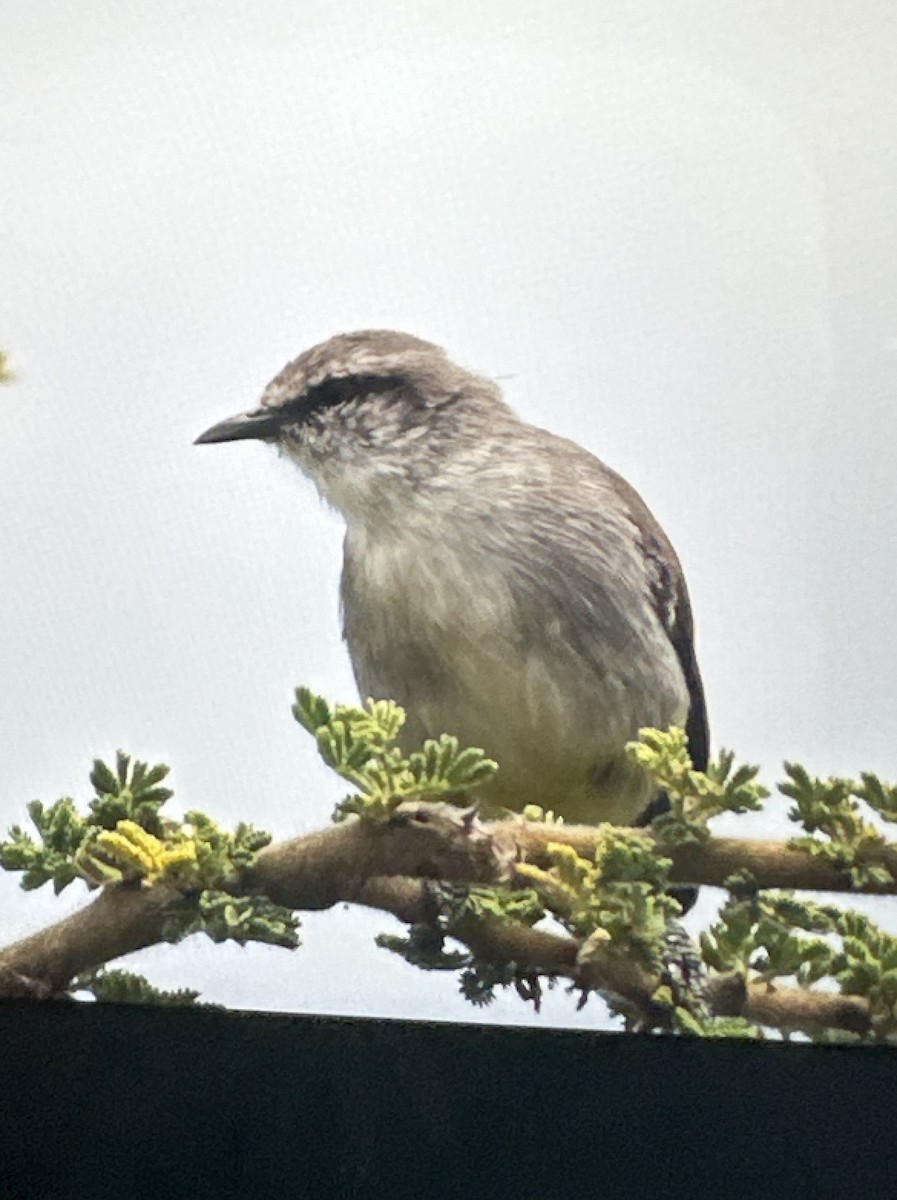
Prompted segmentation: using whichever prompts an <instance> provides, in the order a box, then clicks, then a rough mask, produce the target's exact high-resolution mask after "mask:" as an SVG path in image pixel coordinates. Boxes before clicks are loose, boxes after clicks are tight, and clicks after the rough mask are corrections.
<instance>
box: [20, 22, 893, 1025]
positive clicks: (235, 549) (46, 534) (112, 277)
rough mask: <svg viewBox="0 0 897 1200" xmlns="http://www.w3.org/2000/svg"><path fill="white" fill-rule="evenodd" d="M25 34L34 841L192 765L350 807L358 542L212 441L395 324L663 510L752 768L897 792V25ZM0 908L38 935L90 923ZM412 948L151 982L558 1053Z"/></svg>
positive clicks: (320, 932) (206, 947) (250, 804)
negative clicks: (302, 719) (199, 442)
mask: <svg viewBox="0 0 897 1200" xmlns="http://www.w3.org/2000/svg"><path fill="white" fill-rule="evenodd" d="M3 11H4V20H3V26H4V29H3V38H2V44H0V144H2V160H0V161H2V171H0V228H2V242H0V247H2V250H0V255H2V273H0V280H2V288H0V346H2V347H3V348H5V349H7V350H8V351H9V352H10V354H11V356H12V361H13V366H14V368H15V369H16V371H17V376H18V378H17V380H16V382H15V384H13V385H11V386H10V387H8V388H5V389H4V390H2V392H0V405H2V411H3V413H4V414H5V417H4V420H3V437H2V439H0V521H2V540H0V546H2V558H0V562H2V582H3V586H2V588H0V662H2V668H3V669H2V676H3V688H2V691H0V763H2V767H0V821H2V824H3V825H4V826H5V825H7V824H9V823H11V822H12V821H15V820H20V819H22V817H23V814H24V805H25V803H26V802H27V801H28V800H30V799H32V798H33V797H37V796H39V797H41V798H42V799H44V800H45V801H48V802H49V801H52V800H54V799H55V798H57V797H58V796H59V795H61V794H72V795H74V796H76V797H78V798H80V799H82V800H86V799H87V798H88V795H89V791H90V789H89V784H88V782H87V774H88V771H89V768H90V762H91V760H92V758H93V757H94V756H97V755H99V756H103V757H106V758H107V759H108V758H110V757H111V756H112V755H113V754H114V752H115V750H116V748H117V747H123V748H125V749H127V750H128V751H130V752H131V753H132V754H134V755H136V756H139V757H141V758H148V759H150V760H151V761H152V760H158V759H161V760H164V761H166V762H168V763H170V764H171V766H172V781H173V785H174V787H175V789H176V792H177V795H176V799H175V801H174V804H175V805H177V806H178V808H179V809H180V810H183V809H186V808H191V807H198V808H202V809H205V810H207V811H209V812H210V813H212V814H213V815H215V816H216V817H217V818H219V819H221V820H222V821H226V822H231V823H233V822H235V821H236V820H238V819H240V818H247V819H251V820H252V821H254V822H255V823H256V824H258V825H261V826H263V827H266V828H269V829H272V830H273V831H274V832H275V834H276V835H277V836H289V835H292V834H295V833H299V832H302V831H304V830H310V829H314V828H316V827H320V826H321V825H323V824H325V823H326V822H327V820H328V818H329V814H330V811H331V809H332V806H333V803H334V802H335V800H336V799H338V798H339V797H340V796H341V795H342V794H343V790H344V789H343V787H342V785H341V784H340V782H339V781H338V780H336V779H335V778H331V777H330V776H329V775H328V773H327V772H326V770H325V768H324V767H323V766H322V765H320V764H319V763H318V761H317V758H316V754H315V751H314V746H313V743H312V741H311V739H310V738H309V737H308V736H307V735H306V734H304V733H303V732H302V731H301V730H300V729H299V727H298V726H297V725H295V723H294V722H293V720H292V718H291V716H290V711H289V710H290V702H291V694H292V689H293V688H294V687H295V686H296V685H297V684H299V683H305V684H308V685H310V686H311V687H313V688H315V689H317V690H319V691H321V692H323V693H325V694H326V695H328V696H330V697H332V698H334V699H342V700H348V699H351V698H353V697H354V685H353V681H352V676H351V672H350V669H349V666H348V660H347V657H346V654H345V650H344V648H343V646H342V644H341V641H340V637H339V627H338V616H337V601H336V592H337V580H338V574H339V562H340V542H341V528H340V522H339V520H338V519H337V518H336V517H335V516H334V515H332V514H329V513H328V512H326V511H325V510H324V509H323V508H322V506H321V505H320V503H319V501H318V499H317V497H316V494H315V493H314V491H313V489H312V487H311V485H310V484H308V483H305V482H304V481H303V480H302V479H301V478H300V477H299V476H298V475H297V474H296V472H295V470H294V469H293V468H292V467H291V466H290V465H289V464H288V463H285V462H282V461H280V460H278V458H277V457H276V455H275V454H274V453H273V452H272V451H270V450H268V449H267V448H266V447H263V446H259V445H254V444H238V445H234V446H228V447H194V446H193V444H192V442H193V439H194V437H195V436H196V435H197V434H198V433H200V432H201V431H202V430H203V429H205V428H206V427H207V426H208V425H210V424H211V423H212V422H214V421H216V420H218V419H220V418H223V417H225V416H229V415H231V414H232V413H235V412H237V411H240V410H241V409H244V408H246V407H248V406H250V405H252V404H253V403H254V401H255V400H256V398H257V397H258V395H259V394H260V392H261V390H262V388H263V386H264V384H265V383H266V382H267V381H268V379H269V378H270V377H271V376H272V375H273V374H275V372H276V371H278V370H279V369H280V367H281V366H282V365H283V364H284V362H286V361H287V360H288V359H290V358H293V357H295V356H296V355H297V354H298V353H299V352H300V351H302V350H303V349H305V348H307V347H308V346H310V345H312V344H313V343H315V342H317V341H319V340H321V339H322V338H325V337H327V336H329V335H330V334H332V333H335V332H338V331H341V330H351V329H358V328H365V327H371V326H377V327H389V328H396V329H404V330H407V331H408V332H412V333H415V334H418V335H420V336H423V337H426V338H429V339H431V340H433V341H436V342H438V343H439V344H441V345H443V346H445V347H446V348H447V350H448V352H449V353H450V355H451V356H452V357H453V358H455V359H456V360H457V361H459V362H460V363H462V364H464V365H466V366H469V367H472V368H474V369H476V370H479V371H482V372H483V373H485V374H489V375H494V376H500V377H502V380H503V386H504V387H505V390H506V394H507V396H508V398H509V400H510V401H511V403H512V404H513V405H514V406H515V407H516V408H517V409H518V410H519V411H520V412H521V413H522V414H524V415H525V416H526V417H527V418H528V419H530V420H532V421H534V422H536V423H538V424H541V425H545V426H547V427H549V428H551V429H553V430H556V431H558V432H560V433H563V434H566V435H568V436H571V437H573V438H575V439H577V440H578V441H580V442H582V443H583V444H584V445H585V446H587V447H588V448H589V449H591V450H593V451H594V452H595V453H597V454H598V455H599V456H600V457H602V458H603V459H605V461H607V462H608V463H609V464H610V465H612V466H613V467H615V468H616V469H617V470H619V471H621V472H622V473H623V474H624V475H626V476H627V477H628V478H629V479H630V481H631V482H632V483H634V484H635V486H636V487H637V488H638V489H639V490H640V491H641V492H642V494H643V495H644V497H645V498H646V500H647V501H648V503H649V504H650V506H651V507H652V509H653V510H654V512H655V513H656V515H657V516H658V517H659V518H660V520H661V521H662V523H663V525H664V526H665V528H666V529H667V532H668V533H669V534H670V536H671V538H672V540H673V542H674V544H675V545H676V547H677V549H678V551H679V553H680V557H681V558H682V560H683V564H684V566H685V570H686V574H687V577H688V580H689V585H690V589H691V593H692V599H693V605H694V609H695V613H696V620H697V627H698V638H699V646H698V648H699V656H700V661H701V664H702V668H703V672H704V677H705V682H706V687H707V692H708V703H709V709H710V718H711V729H712V733H713V740H714V744H715V745H716V746H717V747H718V746H720V745H726V746H732V747H734V748H735V749H736V750H737V751H738V753H739V755H740V756H741V757H742V758H743V759H747V760H749V761H755V762H759V763H762V765H763V767H764V770H765V772H766V774H767V776H768V777H769V778H770V779H772V778H775V777H776V776H777V772H778V770H779V764H780V763H781V760H782V759H783V758H795V759H798V760H800V761H803V762H805V763H806V764H807V765H808V766H809V767H810V769H812V770H813V771H815V772H817V773H819V774H829V773H833V774H834V773H842V774H847V773H856V772H858V771H859V770H861V769H869V770H877V771H879V772H881V773H882V774H883V775H884V776H885V777H886V778H890V779H897V749H895V747H897V625H895V619H894V593H895V586H894V584H895V561H897V499H895V487H894V445H895V443H897V415H895V405H894V379H895V373H897V283H895V279H897V262H895V250H894V247H895V233H897V169H895V168H897V162H895V160H897V143H895V139H894V128H895V122H897V103H895V102H897V85H895V72H894V68H893V64H894V61H895V53H897V8H895V6H894V4H893V2H892V0H866V3H864V4H861V5H853V6H848V7H845V6H844V5H843V4H841V3H837V2H835V0H817V2H816V3H814V4H812V5H781V4H780V3H778V2H772V0H770V2H768V3H767V2H761V0H738V2H737V3H734V2H730V0H725V2H723V0H713V2H711V0H707V2H705V3H701V2H692V3H687V2H686V0H658V2H657V3H615V2H614V3H610V2H608V3H604V2H602V3H595V2H594V0H573V2H570V3H566V4H563V5H559V4H549V3H547V2H545V0H539V2H534V0H491V2H490V3H487V4H482V3H479V2H475V0H455V3H452V4H446V3H435V2H433V0H343V3H341V4H339V5H334V4H332V3H324V2H315V0H298V2H297V0H266V2H265V3H264V4H261V5H259V4H258V3H252V4H250V3H246V2H242V0H216V2H215V3H203V2H200V0H177V3H175V2H174V0H163V2H157V3H155V4H153V5H143V4H136V3H130V4H120V3H112V2H111V0H77V3H75V2H70V3H68V4H65V3H56V4H53V5H41V4H35V3H33V0H5V3H4V5H3ZM751 829H752V831H753V832H756V831H757V830H761V831H766V832H769V833H770V834H773V833H778V834H780V835H781V833H782V831H783V825H782V820H781V812H780V811H779V812H778V813H777V811H776V810H775V809H773V810H772V811H771V812H770V813H769V814H768V815H766V816H764V817H762V818H759V819H754V821H753V824H752V826H751ZM786 832H787V830H786ZM0 890H2V897H3V912H4V918H3V932H4V935H5V936H4V939H3V940H7V938H8V937H12V936H14V935H18V934H20V933H22V932H25V931H27V930H31V929H36V928H38V927H40V926H41V925H42V924H45V923H46V922H47V921H48V920H49V919H51V918H55V917H56V916H58V915H61V914H62V913H63V912H65V911H69V910H71V909H72V908H73V907H77V906H78V905H80V904H82V903H83V901H84V893H83V890H81V889H80V885H77V886H75V885H73V886H72V888H70V889H69V891H68V892H67V893H65V895H64V897H63V898H62V899H61V900H60V901H54V900H53V899H52V897H49V896H48V897H46V898H44V897H43V895H42V894H41V893H38V894H36V895H35V894H31V895H29V896H24V895H22V894H21V893H20V892H18V891H17V888H16V877H5V878H3V879H0ZM880 907H881V908H882V909H883V910H884V912H883V916H884V919H885V920H888V921H889V922H891V923H893V919H894V918H893V913H892V911H891V902H890V901H886V902H881V903H880ZM391 927H392V926H391V924H390V921H389V918H387V917H381V916H378V915H376V914H369V913H358V912H348V911H345V910H339V911H336V912H331V913H325V914H320V915H315V916H309V917H308V918H306V919H305V921H304V939H305V945H304V946H303V948H302V949H300V950H299V951H298V952H297V953H295V954H293V955H290V954H288V953H287V952H285V951H281V950H275V949H269V948H265V947H255V948H251V949H248V950H243V951H241V950H239V949H237V948H236V947H214V946H212V945H211V943H209V942H207V941H205V940H200V939H193V940H192V941H191V942H190V943H187V944H184V945H182V946H179V947H163V948H158V949H153V950H151V951H147V952H144V953H143V954H141V955H139V956H134V957H133V958H132V959H131V960H130V965H132V966H133V967H134V969H140V970H144V971H145V972H146V973H147V974H148V975H149V976H150V977H151V978H152V979H153V980H154V981H155V982H157V983H159V984H160V985H163V986H186V985H190V986H197V987H201V988H202V989H203V992H204V995H205V996H206V998H208V999H214V1000H220V1001H223V1002H225V1003H229V1004H233V1005H243V1006H252V1007H259V1008H286V1009H294V1010H301V1011H327V1012H349V1013H357V1012H362V1013H373V1014H393V1015H403V1016H412V1015H414V1016H427V1017H439V1018H452V1019H454V1018H460V1019H490V1020H503V1021H509V1020H517V1021H524V1020H531V1019H533V1018H532V1015H531V1014H529V1013H528V1012H527V1011H526V1010H524V1008H523V1007H522V1005H521V1004H520V1002H519V1001H518V1000H517V999H516V998H507V999H506V1000H503V1001H502V1002H500V1003H499V1004H497V1005H496V1006H495V1007H494V1008H493V1009H492V1010H490V1011H489V1012H488V1013H486V1014H482V1013H478V1012H477V1011H475V1010H473V1009H471V1008H470V1007H469V1006H468V1005H466V1004H464V1003H463V1002H462V1001H461V1000H460V999H459V998H457V996H456V994H455V983H454V981H453V980H452V979H451V978H450V977H448V976H442V975H424V974H422V973H420V972H417V971H414V970H413V969H412V968H410V967H408V966H406V965H404V964H403V963H401V962H399V961H398V960H394V959H393V958H392V957H391V956H389V955H388V954H387V953H386V952H384V951H379V950H377V949H375V948H374V947H373V936H374V935H375V933H376V932H378V931H379V930H382V929H388V928H391ZM600 1013H601V1005H600V1004H599V1003H597V1002H593V1003H592V1004H591V1005H590V1006H589V1007H588V1008H587V1010H586V1012H585V1013H584V1014H581V1015H580V1016H578V1017H577V1016H576V1015H575V1014H574V1012H573V1003H572V1002H571V1000H570V999H569V998H568V997H566V996H563V995H554V996H552V997H550V1003H549V1004H548V1005H547V1009H546V1014H545V1015H543V1016H542V1017H537V1018H535V1020H537V1021H540V1022H541V1023H543V1024H544V1023H547V1022H554V1023H577V1024H582V1023H585V1024H594V1023H595V1022H596V1021H597V1020H598V1019H599V1017H600Z"/></svg>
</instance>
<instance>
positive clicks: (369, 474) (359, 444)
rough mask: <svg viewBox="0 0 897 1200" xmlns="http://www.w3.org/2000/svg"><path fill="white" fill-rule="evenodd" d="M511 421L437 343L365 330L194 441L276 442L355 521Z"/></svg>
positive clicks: (335, 343) (316, 350) (284, 376)
mask: <svg viewBox="0 0 897 1200" xmlns="http://www.w3.org/2000/svg"><path fill="white" fill-rule="evenodd" d="M508 417H511V412H510V409H508V407H507V405H506V404H505V403H504V401H503V400H502V399H501V394H500V392H499V390H498V388H497V387H496V385H495V384H494V383H492V382H491V381H489V380H487V379H483V378H482V377H480V376H478V375H474V374H472V373H471V372H469V371H465V370H464V369H463V368H461V367H458V366H456V365H455V364H454V363H453V362H452V361H451V360H450V359H449V358H448V357H447V356H446V354H445V352H444V351H443V350H441V349H440V348H439V347H438V346H435V345H433V344H432V343H431V342H426V341H423V340H422V339H421V338H417V337H412V336H411V334H407V333H396V332H393V331H391V330H366V331H363V332H360V333H341V334H337V336H336V337H332V338H330V339H329V340H328V341H326V342H321V343H320V344H319V345H317V346H313V347H312V348H311V349H310V350H306V351H305V353H304V354H301V355H300V356H299V357H298V358H297V359H294V360H293V361H292V362H291V363H288V364H287V366H285V367H284V368H283V370H282V371H281V372H280V373H279V374H278V375H276V376H275V377H274V379H272V380H271V382H270V383H269V384H268V386H267V387H266V388H265V391H264V393H263V394H262V398H261V401H260V402H259V405H258V407H257V408H253V409H250V410H249V411H247V412H244V413H240V414H239V415H238V416H236V417H230V418H228V419H227V420H226V421H221V422H220V423H219V424H217V425H213V426H212V427H211V429H207V430H206V431H205V433H203V434H201V435H200V436H199V437H198V438H197V439H196V441H197V443H203V444H205V443H210V442H233V441H238V440H243V439H250V438H251V439H256V440H260V441H265V442H269V443H273V444H274V445H276V446H278V447H279V448H280V450H281V451H282V452H283V453H284V454H286V455H288V456H289V457H290V458H292V459H294V460H295V462H296V463H297V464H298V465H299V466H300V467H301V468H302V470H303V471H304V472H305V473H306V475H308V476H309V477H310V478H311V479H312V480H313V482H314V483H315V484H316V485H317V487H318V490H319V491H320V492H321V494H322V495H323V496H324V498H325V499H326V500H328V501H329V502H330V503H331V504H333V505H334V507H336V508H338V509H340V510H341V511H342V512H343V513H344V515H346V516H347V517H348V516H351V515H353V512H354V511H355V510H357V509H359V507H361V508H363V509H365V510H367V509H369V507H370V505H371V504H372V503H373V504H376V503H387V504H388V503H389V502H390V499H391V498H395V497H396V496H397V495H401V496H407V494H408V492H409V491H414V490H416V489H418V488H420V487H421V485H422V484H424V483H425V482H426V481H427V480H428V479H432V478H433V477H434V475H436V474H439V473H440V472H441V471H443V470H444V469H445V467H446V464H447V463H448V462H449V461H450V460H451V459H452V458H453V457H454V455H455V453H456V452H457V451H458V450H463V448H464V447H465V446H468V447H469V446H470V444H471V443H472V442H475V441H476V440H477V439H478V438H479V437H480V436H481V434H482V432H483V431H484V430H485V429H486V428H488V427H490V426H491V425H492V424H494V422H495V421H500V420H502V418H508Z"/></svg>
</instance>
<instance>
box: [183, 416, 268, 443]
mask: <svg viewBox="0 0 897 1200" xmlns="http://www.w3.org/2000/svg"><path fill="white" fill-rule="evenodd" d="M282 419H283V418H282V416H281V414H280V413H278V412H277V410H276V409H270V408H257V409H254V410H253V411H252V412H245V413H239V414H238V415H237V416H236V417H228V419H227V420H226V421H219V422H218V424H217V425H213V426H212V428H211V429H207V430H206V431H205V433H201V434H200V435H199V437H198V438H197V439H196V441H195V442H194V443H193V444H194V446H198V445H203V444H205V443H206V442H238V441H242V440H243V439H246V438H262V439H264V438H276V437H277V435H278V433H279V432H280V426H281V423H282Z"/></svg>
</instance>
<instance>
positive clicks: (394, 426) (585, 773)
mask: <svg viewBox="0 0 897 1200" xmlns="http://www.w3.org/2000/svg"><path fill="white" fill-rule="evenodd" d="M244 439H254V440H259V441H263V442H267V443H270V444H273V445H274V446H275V447H277V448H278V449H279V451H280V452H281V453H282V454H283V455H285V456H286V457H287V458H288V459H289V460H291V461H292V462H293V463H295V464H296V466H297V467H298V468H299V469H300V470H301V471H302V472H303V473H304V475H306V476H307V477H308V478H309V479H310V480H311V481H312V483H313V484H314V485H315V486H316V488H317V490H318V492H319V493H320V495H321V497H323V499H324V501H326V502H327V504H329V505H330V506H332V507H333V508H334V509H336V510H337V511H338V512H339V513H340V514H341V515H342V518H343V520H344V522H345V538H344V544H343V568H342V576H341V582H340V599H341V610H342V623H343V637H344V639H345V642H346V645H347V647H348V651H349V656H350V658H351V662H352V667H353V671H354V674H355V679H356V682H357V685H358V688H359V692H360V694H361V696H362V697H373V698H389V699H391V700H394V701H396V702H397V703H399V704H400V705H401V706H402V707H403V708H404V709H405V710H406V714H407V719H406V723H405V726H404V729H403V731H402V735H401V736H402V744H403V746H405V747H406V748H407V749H409V750H410V749H416V748H419V747H420V745H421V743H422V742H423V741H424V740H425V739H427V738H437V737H439V736H440V735H441V734H443V733H449V734H452V735H454V736H456V737H457V738H458V739H459V741H460V742H461V744H462V745H469V746H477V747H479V748H480V749H482V750H484V751H485V752H486V754H488V755H489V757H491V758H493V759H495V760H496V761H497V763H498V764H499V771H498V773H497V776H496V778H495V779H494V780H493V781H492V782H491V783H490V784H488V785H487V786H486V789H485V794H484V800H485V802H486V803H487V804H488V805H492V806H495V807H496V808H500V809H510V810H516V811H520V810H522V809H523V808H524V807H525V806H528V805H539V806H540V807H541V808H542V809H543V810H547V811H551V812H553V813H555V814H556V815H558V816H561V817H563V818H564V820H565V821H568V822H579V823H589V824H596V823H600V822H610V823H613V824H618V825H627V824H638V823H643V824H644V823H645V822H646V821H647V820H649V819H650V817H651V816H653V815H654V814H656V813H657V812H659V811H662V810H663V809H664V807H666V806H667V805H668V801H666V798H665V797H664V796H663V794H662V793H660V794H659V793H658V789H657V785H656V783H654V782H653V781H652V779H651V778H650V777H649V775H648V774H647V773H646V772H645V770H644V769H643V768H642V767H641V766H640V765H638V764H637V763H636V762H634V761H633V760H632V758H631V756H630V755H629V754H628V753H627V751H626V745H627V743H628V742H630V741H632V740H633V739H635V738H636V737H637V736H638V732H639V730H640V729H641V728H643V727H645V726H653V727H660V728H667V727H669V726H671V725H678V726H681V727H684V728H685V731H686V735H687V743H688V748H689V753H690V756H691V759H692V763H693V765H694V766H695V767H696V768H697V769H698V770H703V769H704V768H705V767H706V766H707V760H708V741H709V733H708V723H707V710H706V703H705V698H704V689H703V685H702V681H701V674H700V671H699V669H698V663H697V658H696V653H695V638H694V627H693V618H692V610H691V604H690V601H689V595H688V590H687V588H686V583H685V577H684V574H683V571H682V567H681V565H680V562H679V559H678V558H677V556H676V553H675V551H674V549H673V547H672V544H671V543H670V540H669V538H668V537H667V536H666V534H665V533H664V531H663V529H662V528H661V526H660V524H659V523H658V521H657V520H656V519H655V517H654V516H653V514H652V513H651V511H650V510H649V509H648V507H647V505H646V504H645V502H644V501H643V500H642V498H641V497H640V496H639V494H638V493H637V492H636V490H635V489H634V488H633V487H632V486H631V485H630V484H629V483H627V482H626V480H625V479H623V478H622V477H621V476H620V475H619V474H617V473H616V472H615V471H613V470H612V469H611V468H610V467H608V466H606V465H605V464H604V463H603V462H602V461H601V460H600V459H598V458H596V457H595V456H594V455H593V454H592V453H591V452H590V451H589V450H587V449H585V448H584V447H582V446H580V445H579V444H577V443H576V442H573V441H571V440H568V439H566V438H564V437H560V436H558V435H557V434H554V433H551V432H549V431H547V430H545V429H541V428H538V427H536V426H534V425H531V424H529V423H527V422H526V421H524V420H523V419H521V418H520V417H519V416H517V415H516V413H515V412H514V411H513V409H512V408H511V407H510V405H509V404H508V403H507V402H506V400H505V399H504V397H503V395H502V392H501V390H500V388H499V386H498V384H497V383H496V381H495V380H494V379H491V378H488V377H486V376H483V375H479V374H476V373H474V372H472V371H469V370H467V369H465V368H463V367H461V366H459V365H457V364H456V363H454V362H453V361H452V360H451V359H450V358H449V357H448V355H447V354H446V353H445V351H444V350H442V349H441V348H440V347H439V346H437V345H435V344H433V343H431V342H429V341H426V340H423V339H421V338H419V337H416V336H413V335H411V334H407V333H401V332H396V331H393V330H363V331H360V332H355V333H340V334H337V335H336V336H333V337H331V338H329V339H328V340H326V341H324V342H321V343H319V344H317V345H315V346H313V347H311V348H310V349H308V350H306V351H305V352H304V353H302V354H300V355H299V357H298V358H296V359H294V360H293V361H292V362H290V363H288V364H287V366H285V367H284V368H283V370H281V371H280V372H279V374H278V375H276V376H275V377H274V379H273V380H272V381H271V382H270V383H269V384H268V386H267V387H266V388H265V390H264V392H263V394H262V397H261V400H260V402H259V403H258V405H257V406H256V407H254V408H252V409H250V410H248V411H246V412H242V413H240V414H239V415H237V416H234V417H230V418H228V419H226V420H224V421H221V422H219V423H218V424H216V425H213V426H212V427H211V428H210V429H207V430H206V431H205V432H204V433H203V434H201V435H200V437H198V438H197V439H196V441H197V443H200V444H209V443H220V442H232V441H238V440H244Z"/></svg>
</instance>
